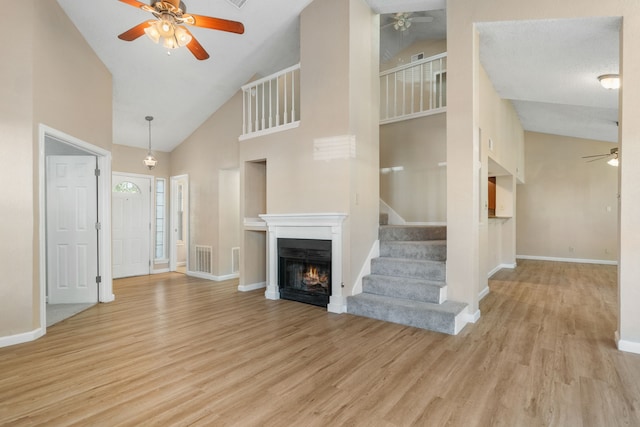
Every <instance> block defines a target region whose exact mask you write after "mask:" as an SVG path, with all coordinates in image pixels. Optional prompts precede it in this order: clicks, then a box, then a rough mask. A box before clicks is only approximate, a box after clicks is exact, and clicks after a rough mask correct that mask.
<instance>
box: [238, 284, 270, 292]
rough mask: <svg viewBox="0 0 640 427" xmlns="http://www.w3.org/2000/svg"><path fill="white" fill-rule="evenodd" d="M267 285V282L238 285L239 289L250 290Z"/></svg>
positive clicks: (241, 290)
mask: <svg viewBox="0 0 640 427" xmlns="http://www.w3.org/2000/svg"><path fill="white" fill-rule="evenodd" d="M266 287H267V282H259V283H252V284H250V285H238V291H240V292H249V291H255V290H258V289H264V288H266Z"/></svg>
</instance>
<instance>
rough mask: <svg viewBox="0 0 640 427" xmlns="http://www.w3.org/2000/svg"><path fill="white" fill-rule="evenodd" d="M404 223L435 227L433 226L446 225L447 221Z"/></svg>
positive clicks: (406, 223)
mask: <svg viewBox="0 0 640 427" xmlns="http://www.w3.org/2000/svg"><path fill="white" fill-rule="evenodd" d="M404 225H420V226H427V227H433V226H438V227H446V226H447V223H446V222H440V221H427V222H405V223H404Z"/></svg>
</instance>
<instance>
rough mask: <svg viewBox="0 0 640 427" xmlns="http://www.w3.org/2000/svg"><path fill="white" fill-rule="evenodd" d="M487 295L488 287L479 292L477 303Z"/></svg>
mask: <svg viewBox="0 0 640 427" xmlns="http://www.w3.org/2000/svg"><path fill="white" fill-rule="evenodd" d="M487 295H489V287H488V286H487V287H486V288H484V289H483V290H481V291H480V293H479V294H478V301H481V300H482V298H484V297H486V296H487Z"/></svg>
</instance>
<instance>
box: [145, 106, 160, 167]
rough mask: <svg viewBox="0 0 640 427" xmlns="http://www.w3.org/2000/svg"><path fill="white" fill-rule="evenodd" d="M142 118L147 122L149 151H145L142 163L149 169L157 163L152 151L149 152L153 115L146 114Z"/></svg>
mask: <svg viewBox="0 0 640 427" xmlns="http://www.w3.org/2000/svg"><path fill="white" fill-rule="evenodd" d="M144 119H145V120H146V121H148V122H149V152H147V157H145V158H144V160H143V161H142V163H144V165H145V166H146V167H147V168H149V170H151V169H153V168H155V167H156V165H157V164H158V161H157V160H156V158H155V157H153V153H151V120H153V116H147V117H145V118H144Z"/></svg>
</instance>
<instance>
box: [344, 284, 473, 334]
mask: <svg viewBox="0 0 640 427" xmlns="http://www.w3.org/2000/svg"><path fill="white" fill-rule="evenodd" d="M466 306H467V305H466V304H463V303H459V302H454V301H445V302H443V303H442V304H433V303H428V302H422V301H413V300H408V299H403V298H391V297H387V296H383V295H375V294H368V293H363V294H359V295H355V296H350V297H348V298H347V307H348V310H347V311H348V312H349V313H350V314H355V315H358V316H364V317H370V318H373V319H378V320H384V321H387V322H393V323H399V324H402V325H408V326H413V327H416V328H422V329H429V330H432V331H436V332H442V333H447V334H454V333H455V324H456V316H458V315H460V314H461V313H462V311H463V310H464V309H465V308H466Z"/></svg>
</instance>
